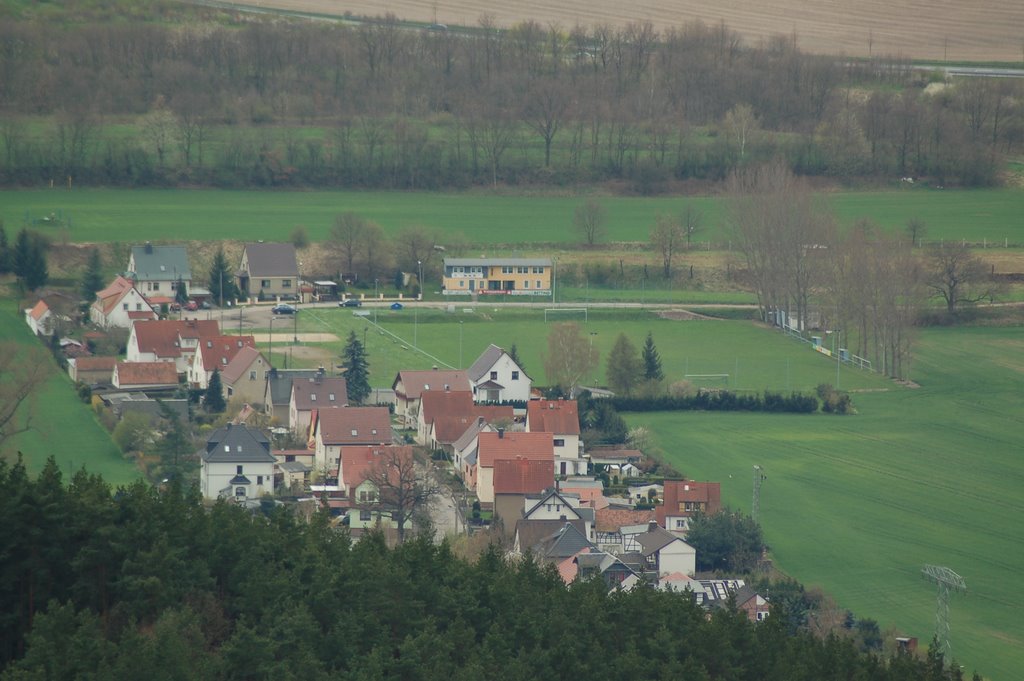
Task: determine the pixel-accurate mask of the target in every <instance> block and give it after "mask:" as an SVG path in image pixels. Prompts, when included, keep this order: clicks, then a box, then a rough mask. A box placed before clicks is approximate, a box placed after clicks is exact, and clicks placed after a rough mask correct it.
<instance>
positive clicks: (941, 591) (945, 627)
mask: <svg viewBox="0 0 1024 681" xmlns="http://www.w3.org/2000/svg"><path fill="white" fill-rule="evenodd" d="M921 574H922V575H923V576H924V578H925V579H927V580H928V581H929V582H934V583H935V584H936V585H937V586H938V594H937V598H936V601H935V640H936V641H938V643H939V645H940V646H942V647H943V648H944V649H945V654H946V659H951V657H950V655H951V653H952V647H951V646H950V644H949V594H950V592H951V591H967V583H966V582H965V581H964V578H963V577H961V576H960V575H958V574H957V573H955V572H953V571H952V570H950V569H949V568H948V567H939V566H938V565H925V566H924V567H923V568H921Z"/></svg>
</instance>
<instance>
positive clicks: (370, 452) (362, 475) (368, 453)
mask: <svg viewBox="0 0 1024 681" xmlns="http://www.w3.org/2000/svg"><path fill="white" fill-rule="evenodd" d="M412 455H413V452H412V447H411V446H409V445H400V446H394V445H377V446H372V445H371V446H349V447H341V470H340V472H339V475H340V476H342V477H343V478H344V479H343V480H338V484H339V485H344V486H345V487H347V488H349V489H355V488H356V487H358V486H359V485H361V484H363V482H365V481H366V478H367V476H368V475H369V474H370V473H371V472H372V471H373V470H374V467H375V466H377V465H378V464H379V463H380V462H381V461H382V460H392V461H393V460H394V459H391V457H392V456H398V457H401V458H402V459H405V458H406V457H411V456H412Z"/></svg>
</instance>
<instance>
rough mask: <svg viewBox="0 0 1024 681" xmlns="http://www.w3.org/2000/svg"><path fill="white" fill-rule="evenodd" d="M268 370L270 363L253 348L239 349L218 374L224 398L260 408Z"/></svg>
mask: <svg viewBox="0 0 1024 681" xmlns="http://www.w3.org/2000/svg"><path fill="white" fill-rule="evenodd" d="M270 369H271V367H270V362H269V361H268V360H267V358H266V357H264V356H263V353H261V352H260V351H259V350H257V349H256V348H255V347H250V346H246V347H244V348H241V349H240V350H239V351H238V352H237V353H235V356H234V357H232V358H231V361H230V362H228V365H227V366H226V367H224V370H223V371H221V372H220V380H221V384H222V385H223V386H224V396H225V398H226V399H228V400H231V399H239V400H242V401H244V402H245V403H247V404H251V405H256V406H262V405H263V399H264V396H265V395H266V392H267V375H268V374H269V373H270Z"/></svg>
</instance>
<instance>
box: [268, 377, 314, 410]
mask: <svg viewBox="0 0 1024 681" xmlns="http://www.w3.org/2000/svg"><path fill="white" fill-rule="evenodd" d="M317 371H318V370H317V369H273V368H272V369H271V370H270V371H269V372H268V373H267V382H268V383H270V401H271V402H272V403H273V404H288V402H290V401H291V399H292V380H294V379H296V378H312V377H314V376H316V374H317Z"/></svg>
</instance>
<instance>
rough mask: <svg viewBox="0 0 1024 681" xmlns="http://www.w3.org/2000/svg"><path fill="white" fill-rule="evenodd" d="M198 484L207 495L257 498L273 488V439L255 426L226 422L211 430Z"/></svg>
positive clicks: (212, 497) (202, 454)
mask: <svg viewBox="0 0 1024 681" xmlns="http://www.w3.org/2000/svg"><path fill="white" fill-rule="evenodd" d="M199 460H200V468H199V488H200V491H201V492H202V495H203V498H204V499H211V500H213V499H219V498H221V497H226V498H229V499H235V500H236V501H245V500H246V499H255V498H258V497H260V496H262V495H264V494H271V493H273V491H274V463H275V462H276V459H275V458H274V455H273V454H271V453H270V440H268V439H267V436H266V435H264V434H263V433H262V432H260V431H259V430H258V429H256V428H250V427H248V426H246V425H233V424H231V423H229V424H227V425H226V426H224V427H222V428H218V429H217V430H215V431H213V432H212V433H210V436H209V437H208V438H207V439H206V447H205V448H204V449H202V450H201V451H200V452H199Z"/></svg>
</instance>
